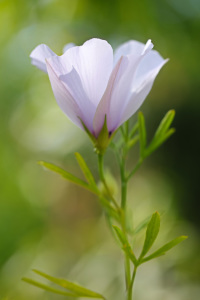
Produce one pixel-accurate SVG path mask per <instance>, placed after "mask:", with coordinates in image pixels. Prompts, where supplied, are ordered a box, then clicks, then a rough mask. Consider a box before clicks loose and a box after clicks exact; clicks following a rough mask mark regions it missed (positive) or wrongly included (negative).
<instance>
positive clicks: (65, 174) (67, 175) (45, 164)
mask: <svg viewBox="0 0 200 300" xmlns="http://www.w3.org/2000/svg"><path fill="white" fill-rule="evenodd" d="M38 164H39V165H41V166H43V167H45V168H46V169H48V170H50V171H53V172H55V173H57V174H59V175H61V176H62V177H63V178H65V179H67V180H68V181H71V182H73V183H75V184H77V185H79V186H81V187H83V188H85V189H86V190H89V191H90V192H92V193H94V194H96V195H98V193H97V191H96V190H95V189H94V188H93V187H91V186H89V185H88V184H87V182H85V181H83V180H81V179H79V178H77V177H76V176H74V175H72V174H70V173H69V172H67V171H65V170H63V169H61V168H60V167H57V166H55V165H53V164H51V163H48V162H45V161H39V162H38Z"/></svg>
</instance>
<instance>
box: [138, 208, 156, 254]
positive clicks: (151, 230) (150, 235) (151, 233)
mask: <svg viewBox="0 0 200 300" xmlns="http://www.w3.org/2000/svg"><path fill="white" fill-rule="evenodd" d="M159 230H160V215H159V213H158V212H155V213H154V214H153V215H152V217H151V220H150V222H149V224H148V226H147V230H146V237H145V241H144V245H143V249H142V252H141V254H140V259H141V258H142V257H144V256H145V255H146V254H147V252H148V251H149V249H150V248H151V247H152V245H153V243H154V242H155V239H156V237H157V235H158V233H159Z"/></svg>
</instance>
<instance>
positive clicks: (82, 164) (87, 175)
mask: <svg viewBox="0 0 200 300" xmlns="http://www.w3.org/2000/svg"><path fill="white" fill-rule="evenodd" d="M75 156H76V159H77V162H78V164H79V166H80V168H81V170H82V172H83V175H84V176H85V178H86V180H87V181H88V183H89V184H90V185H91V186H92V187H94V188H97V186H96V182H95V180H94V177H93V175H92V173H91V171H90V169H89V168H88V166H87V164H86V162H85V160H84V159H83V157H82V156H81V155H80V153H78V152H76V153H75Z"/></svg>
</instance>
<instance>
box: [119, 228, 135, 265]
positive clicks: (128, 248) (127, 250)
mask: <svg viewBox="0 0 200 300" xmlns="http://www.w3.org/2000/svg"><path fill="white" fill-rule="evenodd" d="M113 228H114V230H115V232H116V234H117V237H118V239H119V241H120V243H121V244H122V250H123V251H124V252H125V253H126V254H127V255H128V257H129V258H130V260H131V261H132V262H133V264H134V265H135V266H137V264H138V261H137V259H136V257H135V254H134V252H133V250H132V248H131V246H130V244H129V242H128V240H127V238H126V236H125V235H124V233H123V232H122V231H121V229H120V228H119V227H117V226H115V225H113Z"/></svg>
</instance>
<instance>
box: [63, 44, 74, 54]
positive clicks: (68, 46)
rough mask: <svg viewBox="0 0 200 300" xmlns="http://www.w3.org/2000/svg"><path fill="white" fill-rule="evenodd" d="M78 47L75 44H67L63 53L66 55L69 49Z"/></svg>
mask: <svg viewBox="0 0 200 300" xmlns="http://www.w3.org/2000/svg"><path fill="white" fill-rule="evenodd" d="M75 46H76V45H75V44H74V43H69V44H66V45H65V46H64V47H63V53H65V52H66V51H67V50H68V49H70V48H72V47H75Z"/></svg>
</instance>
